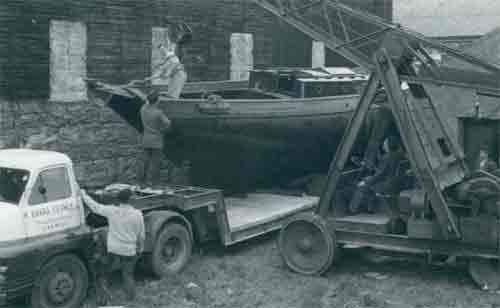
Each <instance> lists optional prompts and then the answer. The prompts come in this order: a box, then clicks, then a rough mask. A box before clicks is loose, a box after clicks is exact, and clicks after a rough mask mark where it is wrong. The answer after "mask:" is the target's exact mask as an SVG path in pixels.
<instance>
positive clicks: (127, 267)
mask: <svg viewBox="0 0 500 308" xmlns="http://www.w3.org/2000/svg"><path fill="white" fill-rule="evenodd" d="M81 195H82V199H83V201H84V202H85V205H87V206H88V208H89V209H90V210H91V211H92V212H94V213H96V214H98V215H101V216H104V217H106V218H107V220H108V226H109V228H108V234H107V239H106V249H107V256H106V257H107V258H106V260H105V261H103V262H102V263H103V264H102V265H103V266H102V268H101V269H100V271H99V272H100V274H101V275H100V277H99V278H98V279H97V282H98V284H99V288H100V290H101V291H103V292H105V293H106V294H107V295H108V297H110V296H109V294H110V292H109V290H108V287H107V283H106V277H105V276H107V275H108V274H109V273H110V272H111V271H112V270H114V269H116V267H118V268H119V269H120V270H121V274H122V279H123V283H124V287H125V292H126V294H127V297H128V299H129V300H133V299H134V298H135V295H136V292H135V281H134V269H135V264H136V262H137V259H138V258H139V256H140V255H141V253H142V252H143V250H144V241H145V238H146V233H145V227H144V217H143V215H142V212H141V211H139V210H137V209H135V208H134V207H133V206H132V205H130V204H129V200H130V197H131V195H132V192H131V191H130V190H129V189H125V190H121V191H120V192H119V193H118V197H117V198H118V203H119V204H118V205H116V206H112V205H103V204H100V203H98V202H96V201H94V199H92V198H91V197H90V196H89V195H88V194H87V193H86V192H85V190H83V189H82V190H81ZM103 274H104V275H103Z"/></svg>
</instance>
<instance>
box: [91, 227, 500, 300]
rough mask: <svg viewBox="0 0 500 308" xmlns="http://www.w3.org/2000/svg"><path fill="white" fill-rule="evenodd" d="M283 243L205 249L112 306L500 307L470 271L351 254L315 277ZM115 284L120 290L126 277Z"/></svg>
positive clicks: (142, 280)
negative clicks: (294, 264)
mask: <svg viewBox="0 0 500 308" xmlns="http://www.w3.org/2000/svg"><path fill="white" fill-rule="evenodd" d="M275 238H276V234H271V235H267V236H264V237H260V238H257V239H254V240H252V241H249V242H246V243H242V244H239V245H236V246H233V247H230V248H223V247H220V246H218V245H215V246H214V245H210V246H205V247H202V248H201V249H198V250H199V251H198V252H196V253H195V254H194V256H193V258H192V259H191V262H190V263H189V264H188V266H187V268H186V269H185V270H184V271H183V272H182V273H181V274H178V275H175V276H172V277H167V278H165V279H163V280H155V279H154V278H152V277H148V276H144V275H141V274H139V277H138V280H139V282H138V298H137V299H136V300H135V301H134V302H131V303H130V302H126V301H125V300H124V294H123V293H122V292H121V291H120V290H119V289H118V288H116V287H113V296H114V298H113V301H112V303H111V304H112V305H123V306H124V307H166V308H181V307H190V308H191V307H193V308H195V307H210V308H212V307H214V308H216V307H217V308H236V307H252V308H253V307H273V308H280V307H283V308H295V307H296V308H309V307H332V308H359V307H402V308H403V307H404V308H409V307H419V308H424V307H500V294H499V293H497V292H486V291H480V290H479V289H478V288H477V287H476V285H474V284H473V282H472V280H471V279H470V278H469V276H468V274H467V272H466V268H465V267H464V266H456V267H436V266H425V265H424V263H423V262H419V261H418V260H409V259H401V258H389V259H388V258H382V257H380V256H378V255H374V254H373V253H370V252H367V251H363V250H360V249H355V250H353V249H351V250H349V251H346V252H344V254H343V258H342V259H341V260H340V261H339V262H338V263H337V264H336V265H335V266H333V267H332V268H331V269H330V270H329V271H328V272H327V273H325V274H324V275H323V276H320V277H308V276H302V275H299V274H295V273H293V272H291V271H290V270H288V268H287V267H286V266H285V264H284V263H283V261H282V259H281V257H280V255H279V252H278V249H277V245H276V239H275ZM115 278H118V277H115ZM113 283H114V285H117V284H118V285H119V279H116V281H113ZM188 285H189V287H188ZM89 307H90V305H89Z"/></svg>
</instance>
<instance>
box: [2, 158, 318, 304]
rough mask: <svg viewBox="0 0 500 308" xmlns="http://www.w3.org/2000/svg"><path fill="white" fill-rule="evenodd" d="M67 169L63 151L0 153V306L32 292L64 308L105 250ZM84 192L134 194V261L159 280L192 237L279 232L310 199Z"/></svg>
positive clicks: (192, 190)
mask: <svg viewBox="0 0 500 308" xmlns="http://www.w3.org/2000/svg"><path fill="white" fill-rule="evenodd" d="M73 170H74V169H73V165H72V161H71V159H70V158H69V157H67V156H66V155H64V154H62V153H57V152H51V151H37V150H29V149H9V150H2V151H0V183H2V185H0V212H1V213H0V214H1V215H0V231H2V232H0V237H1V238H0V306H2V305H5V304H7V303H8V302H9V301H10V300H12V299H14V298H18V297H23V296H30V297H31V303H32V305H33V306H34V307H35V308H51V307H71V308H72V307H80V305H81V303H82V301H83V300H84V299H85V297H86V296H87V291H88V287H89V286H90V285H91V284H92V282H94V281H95V278H96V274H97V273H96V269H97V267H96V265H97V263H98V262H99V260H100V256H101V255H102V254H105V253H106V252H105V239H106V236H105V235H106V231H107V220H106V218H104V217H102V216H99V215H97V214H95V213H92V212H91V211H90V210H89V209H88V207H86V206H85V203H84V201H83V200H82V198H81V192H80V190H81V188H80V186H79V185H78V183H77V181H76V177H75V174H74V171H73ZM84 188H85V190H86V191H87V192H88V193H89V195H91V196H92V197H93V198H94V199H96V201H98V202H100V203H102V204H105V205H106V204H110V203H115V197H116V196H117V193H118V192H119V191H120V190H123V189H131V190H132V192H133V194H132V198H131V200H130V203H131V204H132V205H133V206H134V207H135V208H137V209H139V210H140V211H141V212H142V213H143V215H144V222H145V229H146V239H145V245H144V251H143V254H142V256H141V260H142V261H141V263H143V264H144V265H146V268H148V269H150V270H151V271H152V273H154V274H155V275H157V276H160V277H162V276H165V275H168V274H171V273H175V272H179V271H181V270H182V269H183V268H184V266H185V265H186V264H187V262H188V261H189V258H190V256H191V253H192V248H193V245H195V244H197V243H203V242H206V241H210V240H219V241H220V242H221V243H222V244H223V245H226V246H227V245H232V244H235V243H238V242H240V241H243V240H246V239H249V238H252V237H255V236H258V235H261V234H264V233H267V232H270V231H273V230H277V229H279V228H281V226H282V225H283V224H284V222H285V221H286V220H287V219H288V218H289V217H291V216H293V215H295V214H297V213H303V212H312V211H313V210H314V208H315V207H316V205H317V201H318V198H315V197H299V196H285V195H276V194H268V193H260V194H259V193H255V194H249V195H248V196H246V197H245V198H234V197H233V198H226V199H225V198H224V196H223V194H222V191H221V190H217V189H209V188H202V187H192V186H161V187H154V188H147V189H140V188H138V187H136V186H131V185H124V184H114V185H110V186H108V187H105V188H104V189H97V188H91V187H84Z"/></svg>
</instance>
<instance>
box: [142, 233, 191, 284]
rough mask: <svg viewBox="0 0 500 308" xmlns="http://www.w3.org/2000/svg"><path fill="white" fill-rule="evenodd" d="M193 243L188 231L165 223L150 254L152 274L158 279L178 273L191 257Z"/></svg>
mask: <svg viewBox="0 0 500 308" xmlns="http://www.w3.org/2000/svg"><path fill="white" fill-rule="evenodd" d="M192 249H193V241H192V240H191V235H190V233H189V231H188V229H187V228H186V227H185V226H183V225H181V224H179V223H167V224H166V225H165V226H164V227H163V228H162V229H161V231H160V233H159V234H158V237H157V238H156V241H155V244H154V247H153V252H152V254H151V265H152V270H153V273H154V274H155V275H156V276H158V277H164V276H166V275H168V274H175V273H178V272H180V271H181V270H182V269H183V268H184V266H185V265H186V263H187V262H188V261H189V258H190V257H191V251H192Z"/></svg>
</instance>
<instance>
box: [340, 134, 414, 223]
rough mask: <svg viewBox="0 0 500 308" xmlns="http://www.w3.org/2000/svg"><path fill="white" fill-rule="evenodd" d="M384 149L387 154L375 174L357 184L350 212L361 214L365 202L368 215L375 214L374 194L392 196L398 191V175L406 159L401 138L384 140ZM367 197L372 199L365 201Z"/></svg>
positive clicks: (392, 137)
mask: <svg viewBox="0 0 500 308" xmlns="http://www.w3.org/2000/svg"><path fill="white" fill-rule="evenodd" d="M383 149H384V152H385V154H384V155H383V156H382V158H381V160H380V162H379V164H378V167H377V168H376V171H375V173H374V174H373V175H370V176H367V177H365V178H364V179H363V180H361V181H360V182H359V183H358V184H357V187H358V189H357V191H356V193H355V194H354V197H353V199H352V200H351V203H350V204H349V210H350V212H351V213H353V214H356V213H358V212H359V210H360V206H361V204H362V203H363V202H366V204H367V207H366V210H367V212H368V213H373V212H375V208H374V207H375V200H373V199H374V198H373V197H374V194H376V193H388V194H391V193H395V192H397V190H398V187H399V184H400V183H399V182H400V179H399V178H398V177H397V176H396V175H397V173H398V171H399V167H400V164H401V162H402V161H403V159H404V152H403V149H402V147H401V142H400V140H399V138H398V137H396V136H393V135H392V136H389V137H387V138H386V139H385V140H384V143H383ZM367 196H370V197H371V198H369V200H365V199H367V198H366V197H367Z"/></svg>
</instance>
